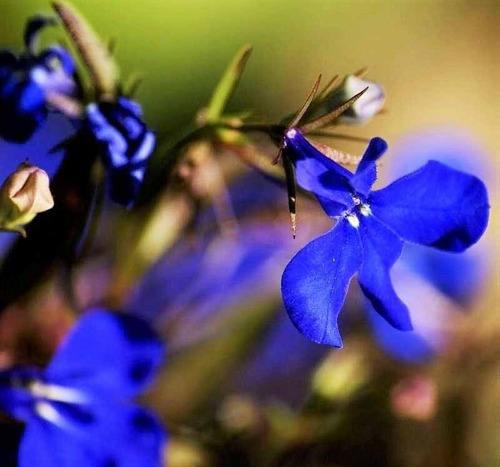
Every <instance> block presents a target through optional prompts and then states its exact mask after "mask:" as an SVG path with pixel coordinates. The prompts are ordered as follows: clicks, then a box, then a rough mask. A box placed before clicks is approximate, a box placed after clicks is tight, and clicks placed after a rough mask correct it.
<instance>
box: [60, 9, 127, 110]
mask: <svg viewBox="0 0 500 467" xmlns="http://www.w3.org/2000/svg"><path fill="white" fill-rule="evenodd" d="M52 6H53V7H54V10H55V11H56V13H57V14H58V16H59V17H60V18H61V21H62V23H63V25H64V27H65V28H66V30H67V31H68V34H69V35H70V37H71V39H72V41H73V43H74V44H75V47H76V48H77V50H78V52H79V53H80V55H81V57H82V60H83V61H84V63H85V64H86V65H87V68H88V71H89V73H90V75H91V77H92V81H93V84H94V87H95V91H96V94H97V98H98V99H101V100H113V99H114V98H115V97H116V93H117V84H118V68H117V67H116V64H115V62H114V60H113V58H112V57H111V54H110V52H109V49H108V47H107V45H105V44H104V43H103V42H102V41H101V39H100V38H99V36H98V35H97V33H96V32H95V31H94V30H93V29H92V27H91V26H90V25H89V24H88V23H87V21H86V20H85V18H84V17H83V16H82V15H81V13H80V12H79V11H78V10H77V9H76V8H75V7H74V6H73V5H71V3H69V2H65V1H60V0H58V1H55V2H54V3H53V4H52Z"/></svg>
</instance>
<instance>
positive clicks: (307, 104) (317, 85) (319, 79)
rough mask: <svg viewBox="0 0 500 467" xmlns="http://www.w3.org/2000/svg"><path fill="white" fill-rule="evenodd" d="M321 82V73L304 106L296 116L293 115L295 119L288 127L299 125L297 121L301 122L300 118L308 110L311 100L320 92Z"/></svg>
mask: <svg viewBox="0 0 500 467" xmlns="http://www.w3.org/2000/svg"><path fill="white" fill-rule="evenodd" d="M320 82H321V75H319V76H318V77H317V78H316V82H315V83H314V86H313V88H312V89H311V92H310V93H309V95H308V96H307V99H306V100H305V102H304V103H303V104H302V107H301V108H300V110H299V111H298V112H297V113H296V115H295V117H293V120H292V121H291V122H290V123H289V124H288V128H293V127H294V126H296V125H297V123H299V122H300V119H301V118H302V117H303V116H304V114H305V113H306V112H307V109H308V108H309V106H310V105H311V102H312V101H313V99H314V98H315V97H316V94H317V92H318V88H319V83H320Z"/></svg>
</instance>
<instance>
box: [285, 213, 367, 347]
mask: <svg viewBox="0 0 500 467" xmlns="http://www.w3.org/2000/svg"><path fill="white" fill-rule="evenodd" d="M361 258H362V255H361V243H360V240H359V235H358V233H357V231H356V229H355V228H354V227H352V226H351V225H350V224H349V222H347V221H346V220H345V219H340V220H339V221H338V223H337V225H335V227H334V228H333V229H332V230H331V231H330V232H328V233H326V234H325V235H322V236H321V237H318V238H316V239H314V240H313V241H312V242H310V243H308V244H307V245H306V246H305V247H304V248H302V250H300V251H299V252H298V253H297V254H296V255H295V256H294V257H293V258H292V260H291V261H290V262H289V263H288V265H287V267H286V268H285V271H284V272H283V277H282V279H281V292H282V294H283V302H284V304H285V308H286V311H287V313H288V315H289V316H290V319H291V320H292V322H293V324H294V325H295V327H296V328H297V329H298V330H299V331H300V332H301V333H302V334H304V335H305V336H306V337H307V338H308V339H311V340H312V341H314V342H317V343H319V344H329V345H333V346H335V347H342V339H341V338H340V334H339V330H338V325H337V317H338V314H339V312H340V310H341V308H342V305H343V304H344V301H345V297H346V295H347V289H348V287H349V282H350V280H351V278H352V277H353V276H354V274H355V273H356V271H357V270H358V269H359V267H360V265H361Z"/></svg>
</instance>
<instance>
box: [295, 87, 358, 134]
mask: <svg viewBox="0 0 500 467" xmlns="http://www.w3.org/2000/svg"><path fill="white" fill-rule="evenodd" d="M367 90H368V87H366V88H365V89H363V90H362V91H361V92H358V93H357V94H356V95H354V96H352V97H351V98H350V99H349V100H348V101H346V102H344V103H343V104H342V105H341V106H339V107H337V108H336V109H335V110H332V111H331V112H328V113H327V114H325V115H323V116H322V117H319V118H317V119H316V120H313V121H312V122H309V123H307V124H306V125H304V126H302V127H300V128H299V129H300V131H301V132H302V133H304V134H305V133H309V132H311V131H314V130H317V129H319V128H324V127H326V126H328V125H329V124H330V123H332V122H334V121H335V120H337V118H339V117H340V116H341V115H342V114H343V113H344V112H345V111H346V110H347V109H349V108H350V107H351V106H352V105H353V104H354V103H355V102H356V101H357V100H358V99H359V98H360V97H361V96H362V95H363V94H364V93H365V92H366V91H367Z"/></svg>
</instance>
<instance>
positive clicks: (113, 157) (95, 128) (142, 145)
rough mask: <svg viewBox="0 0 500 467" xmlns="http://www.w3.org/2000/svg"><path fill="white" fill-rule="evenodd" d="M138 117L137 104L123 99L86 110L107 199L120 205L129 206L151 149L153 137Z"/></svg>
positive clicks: (153, 143) (92, 106)
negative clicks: (103, 168)
mask: <svg viewBox="0 0 500 467" xmlns="http://www.w3.org/2000/svg"><path fill="white" fill-rule="evenodd" d="M141 117H142V111H141V107H140V106H139V104H137V103H135V102H134V101H131V100H130V99H126V98H124V97H121V98H119V99H118V101H117V102H100V103H98V104H96V103H93V104H90V105H89V106H88V107H87V120H88V123H89V127H90V131H91V132H92V133H93V135H94V137H95V138H96V140H97V141H98V142H99V144H100V146H101V150H102V156H103V162H104V165H105V166H106V168H107V170H108V179H109V189H110V196H111V199H112V200H113V201H115V202H116V203H118V204H121V205H123V206H131V205H132V204H133V202H134V200H135V197H136V196H137V193H138V192H139V189H140V187H141V184H142V181H143V179H144V173H145V171H146V167H147V164H148V160H149V156H150V155H151V153H152V152H153V149H154V147H155V135H154V134H153V133H152V132H151V131H150V130H149V129H148V127H147V126H146V124H145V123H144V122H143V121H142V120H141Z"/></svg>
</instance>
